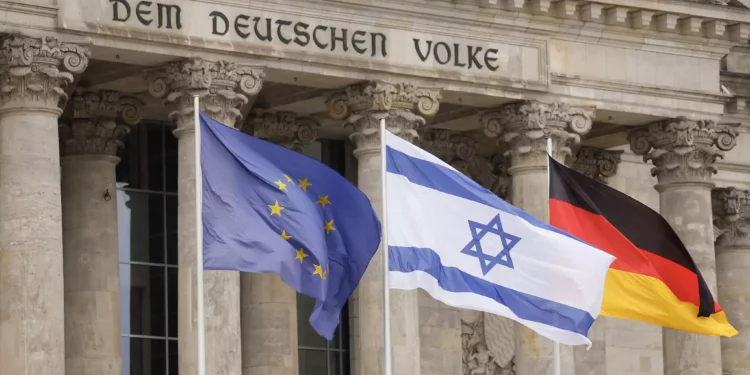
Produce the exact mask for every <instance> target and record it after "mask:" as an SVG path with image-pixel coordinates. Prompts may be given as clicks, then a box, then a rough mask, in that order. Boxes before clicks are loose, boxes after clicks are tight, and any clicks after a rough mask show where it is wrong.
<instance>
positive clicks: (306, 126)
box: [243, 109, 320, 152]
mask: <svg viewBox="0 0 750 375" xmlns="http://www.w3.org/2000/svg"><path fill="white" fill-rule="evenodd" d="M318 128H320V124H319V123H318V122H317V121H316V120H314V119H312V118H309V117H303V116H297V114H296V113H294V112H284V111H278V112H277V111H269V110H265V109H256V110H255V111H254V113H253V114H252V115H251V116H250V117H249V118H248V120H247V121H246V122H245V128H244V129H243V130H244V131H245V132H247V133H248V134H252V135H253V136H255V137H258V138H261V139H265V140H267V141H270V142H273V143H276V144H279V145H282V146H284V147H286V148H289V149H292V150H294V151H297V152H302V150H303V149H304V148H305V146H306V145H307V144H308V143H310V142H312V141H314V140H315V139H316V138H318Z"/></svg>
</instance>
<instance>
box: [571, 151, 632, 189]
mask: <svg viewBox="0 0 750 375" xmlns="http://www.w3.org/2000/svg"><path fill="white" fill-rule="evenodd" d="M623 152H624V151H622V150H603V149H600V148H596V147H588V146H583V147H581V148H580V149H578V152H577V153H576V156H575V158H574V160H573V164H572V166H571V167H572V168H573V169H575V170H576V171H578V172H580V173H582V174H584V175H586V176H587V177H589V178H593V179H595V180H597V181H599V182H602V183H605V184H606V183H608V178H609V177H612V176H614V175H615V174H617V167H618V166H619V165H620V157H621V155H622V153H623Z"/></svg>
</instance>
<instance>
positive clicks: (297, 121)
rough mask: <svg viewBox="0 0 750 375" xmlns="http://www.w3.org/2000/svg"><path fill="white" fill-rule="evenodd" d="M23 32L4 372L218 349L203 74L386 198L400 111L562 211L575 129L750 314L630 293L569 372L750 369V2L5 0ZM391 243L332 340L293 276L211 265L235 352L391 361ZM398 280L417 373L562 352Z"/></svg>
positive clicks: (584, 153) (548, 357)
mask: <svg viewBox="0 0 750 375" xmlns="http://www.w3.org/2000/svg"><path fill="white" fill-rule="evenodd" d="M0 38H1V41H0V43H1V44H0V374H2V375H104V374H114V375H119V374H122V375H131V374H132V375H162V374H164V375H173V374H182V375H195V374H196V368H197V360H196V355H195V354H194V353H196V345H197V336H196V328H197V322H196V295H195V289H196V282H195V275H196V269H195V262H194V260H195V241H196V237H195V218H194V212H195V211H194V197H195V189H194V167H195V164H194V152H195V150H194V148H193V144H194V137H195V133H194V128H193V119H194V116H195V113H194V112H193V108H192V97H193V95H198V96H200V97H201V108H202V110H203V111H205V112H206V113H207V114H209V115H210V116H212V117H213V118H215V119H217V120H219V121H220V122H222V123H223V124H225V125H227V126H230V127H234V128H236V129H237V130H238V131H242V132H247V133H249V134H253V135H255V136H258V137H261V138H264V139H267V140H269V141H272V142H276V143H279V144H282V145H284V146H286V147H289V148H291V149H294V150H296V151H298V152H301V153H305V154H307V155H309V156H311V157H314V158H317V159H318V160H320V161H322V162H324V163H326V164H327V165H329V166H330V167H332V168H334V169H335V170H337V171H339V172H340V173H341V174H343V175H345V176H346V177H347V178H349V179H350V180H351V181H352V182H354V183H356V184H357V185H358V187H359V188H360V189H361V190H362V191H363V192H364V193H366V194H367V195H368V196H369V197H370V199H371V201H372V203H373V205H374V207H375V208H376V210H377V212H380V205H381V187H380V177H379V176H380V149H379V134H378V128H377V126H376V124H377V119H380V118H385V119H386V123H387V126H388V128H389V129H390V130H391V131H392V132H394V133H396V134H398V135H399V136H401V137H402V138H404V139H406V140H408V141H410V142H414V143H415V144H418V145H419V146H420V147H422V148H424V149H426V150H428V151H429V152H431V153H433V154H435V155H436V156H438V157H440V158H441V159H443V160H445V161H446V162H448V163H450V164H452V165H454V166H456V167H457V168H458V169H459V170H461V171H463V172H464V173H466V174H467V175H469V176H470V177H471V178H473V179H474V180H476V181H477V182H478V183H480V184H481V185H483V186H485V187H486V188H488V189H490V190H492V191H493V192H495V193H496V194H498V195H499V196H501V197H503V198H504V199H506V200H508V201H509V202H511V203H512V204H514V205H516V206H518V207H520V208H521V209H523V210H525V211H527V212H529V213H531V214H533V215H535V216H537V217H539V218H542V219H546V217H547V215H548V213H547V208H546V207H547V206H546V205H547V202H546V197H547V176H546V167H545V156H544V155H545V144H546V138H547V137H551V138H552V140H553V154H554V157H555V158H557V159H558V160H560V161H563V162H565V163H566V164H567V165H568V166H571V167H572V168H574V169H576V170H578V171H581V172H583V173H585V174H587V175H588V176H590V177H593V178H597V179H599V180H601V181H603V182H605V183H608V184H609V185H610V186H612V187H614V188H616V189H618V190H620V191H622V192H624V193H626V194H628V195H629V196H631V197H634V198H636V199H638V200H639V201H641V202H643V203H645V204H647V205H648V206H650V207H652V208H653V209H655V210H657V211H659V212H660V213H661V214H662V215H663V216H664V217H665V218H666V219H667V220H668V221H669V222H670V223H671V225H672V226H673V227H674V228H675V229H676V231H677V233H678V234H679V236H680V237H681V239H682V240H683V242H684V243H685V244H686V246H687V247H688V249H689V250H690V251H691V253H692V254H693V257H694V259H695V260H696V263H697V264H698V266H699V268H700V270H701V272H702V274H703V276H704V278H705V279H706V281H707V283H708V284H709V285H710V287H711V288H712V292H713V293H714V296H715V297H716V298H717V299H718V301H719V303H720V304H721V305H722V307H723V309H724V310H725V311H726V312H727V315H728V317H729V320H730V322H731V323H732V324H733V325H734V327H735V328H737V330H738V331H739V332H740V334H739V335H738V336H735V337H732V338H729V339H725V338H721V339H720V338H718V337H708V336H697V335H692V334H687V333H684V332H678V331H674V330H669V329H662V327H659V326H654V325H649V324H645V323H637V322H632V321H624V320H618V319H613V318H606V317H603V318H600V319H598V320H597V322H596V323H595V325H594V326H593V327H592V329H591V331H590V335H589V336H590V338H591V340H592V341H593V343H594V345H593V347H592V349H590V350H588V351H587V350H585V348H584V347H580V348H579V347H575V348H572V347H566V346H563V348H562V354H561V358H562V372H563V374H565V375H722V374H730V375H750V238H749V237H748V233H749V232H750V221H749V219H748V218H749V217H750V192H749V191H748V190H747V189H750V175H749V174H748V173H750V135H749V134H748V131H749V129H750V108H748V106H747V104H748V99H750V48H749V47H750V46H748V41H749V38H750V1H748V0H692V1H691V0H631V1H625V0H257V1H247V0H148V1H147V0H23V1H14V0H0ZM720 133H721V134H724V135H725V136H723V137H719V136H718V135H719V134H720ZM727 134H728V135H729V136H726V135H727ZM633 220H638V218H637V217H634V218H633ZM248 230H251V228H249V229H248ZM381 265H382V254H381V253H380V252H379V253H378V254H377V255H376V256H375V258H374V259H373V262H372V263H371V267H370V269H368V271H367V273H366V274H365V276H364V278H363V280H362V282H361V284H360V285H359V287H358V290H357V291H356V292H355V293H354V295H353V296H352V297H351V298H350V300H349V303H348V306H347V308H346V309H345V312H344V316H342V321H343V323H342V325H341V326H340V327H339V330H338V332H337V333H336V337H335V338H334V340H333V341H330V342H329V341H326V340H324V339H322V338H321V337H319V336H318V335H317V334H316V333H315V332H314V331H313V330H312V328H311V327H310V326H309V323H308V321H307V320H308V317H309V314H310V311H311V309H312V306H313V301H312V300H310V299H309V298H307V297H304V296H301V295H298V294H297V293H296V292H295V291H293V290H292V289H291V288H289V287H288V286H286V285H285V284H283V283H282V282H281V281H280V279H279V278H278V277H277V276H274V275H267V274H239V273H235V272H206V274H205V275H204V285H205V313H206V364H207V373H208V374H211V375H297V374H300V375H311V374H312V375H344V374H346V375H348V374H356V375H381V374H383V344H382V343H383V323H382V314H383V290H382V282H383V279H382V272H380V270H381ZM391 296H392V297H391V316H392V327H391V332H392V333H393V334H392V341H393V353H394V374H395V375H418V374H422V375H473V374H484V375H552V343H551V342H550V341H548V340H546V339H544V338H542V337H540V336H538V335H535V334H534V333H533V332H531V331H529V330H528V329H523V328H522V327H519V326H517V325H515V324H514V323H513V322H510V321H508V320H506V319H503V318H500V317H498V316H494V315H490V314H483V313H477V312H472V311H463V310H458V309H455V308H451V307H448V306H446V305H443V304H441V303H438V302H436V301H435V300H433V299H431V298H430V297H429V296H428V295H427V294H426V293H423V292H421V291H392V292H391Z"/></svg>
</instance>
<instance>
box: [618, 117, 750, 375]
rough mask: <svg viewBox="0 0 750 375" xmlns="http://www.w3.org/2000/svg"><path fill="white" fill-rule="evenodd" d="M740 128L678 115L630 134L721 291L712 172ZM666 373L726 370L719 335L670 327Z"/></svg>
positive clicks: (675, 221) (667, 213)
mask: <svg viewBox="0 0 750 375" xmlns="http://www.w3.org/2000/svg"><path fill="white" fill-rule="evenodd" d="M737 135H738V132H737V131H736V130H734V129H730V128H727V127H723V126H717V125H716V124H714V123H713V122H712V121H693V120H688V119H686V118H682V117H680V118H676V119H670V120H664V121H659V122H655V123H652V124H649V125H648V126H646V127H645V128H642V129H638V130H636V131H634V132H632V133H631V134H630V135H629V136H628V140H629V141H630V148H631V149H632V150H633V152H634V153H635V154H637V155H644V156H643V159H644V161H649V160H651V162H652V163H653V164H654V168H652V169H651V174H652V175H654V176H656V178H657V179H658V183H657V184H656V186H655V188H656V190H657V191H658V192H659V210H660V213H661V215H662V216H664V218H665V219H666V220H667V221H668V222H669V224H670V225H671V226H672V228H673V229H674V230H675V232H676V233H677V235H678V236H679V237H680V239H681V240H682V242H683V243H684V244H685V247H687V249H688V251H689V252H690V254H691V255H692V257H693V259H694V260H695V263H696V265H697V266H698V269H699V270H700V272H701V274H702V275H703V279H704V280H705V281H706V284H708V287H709V288H710V289H711V293H712V294H713V295H714V296H716V261H715V257H714V238H713V224H712V213H711V188H713V187H714V183H713V182H712V181H711V176H712V175H713V174H714V173H716V168H715V167H714V162H715V161H716V158H718V157H721V156H723V152H722V151H721V150H724V151H727V150H730V149H731V148H732V147H734V145H735V140H736V137H737ZM664 375H721V349H720V346H719V337H713V336H704V335H697V334H692V333H687V332H684V331H678V330H674V329H669V328H664Z"/></svg>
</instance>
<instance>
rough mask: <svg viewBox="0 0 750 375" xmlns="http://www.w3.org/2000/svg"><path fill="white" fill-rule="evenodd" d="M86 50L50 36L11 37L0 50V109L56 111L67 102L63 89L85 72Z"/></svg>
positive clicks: (87, 57) (87, 56) (87, 52)
mask: <svg viewBox="0 0 750 375" xmlns="http://www.w3.org/2000/svg"><path fill="white" fill-rule="evenodd" d="M89 56H90V52H89V50H88V49H86V48H83V47H80V46H77V45H73V44H65V43H61V42H60V41H59V40H57V39H56V38H53V37H49V36H46V37H42V38H30V37H25V36H22V35H19V34H11V35H8V36H6V37H4V38H3V39H2V46H1V47H0V80H1V81H2V92H0V108H8V107H27V106H29V105H37V106H42V107H47V108H51V109H56V110H57V108H58V105H59V104H61V103H60V101H61V100H62V101H63V102H64V101H65V100H66V99H67V94H66V93H65V90H64V88H65V86H67V84H69V83H71V82H73V75H74V74H79V73H82V72H83V71H84V70H86V67H87V66H88V63H89Z"/></svg>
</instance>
